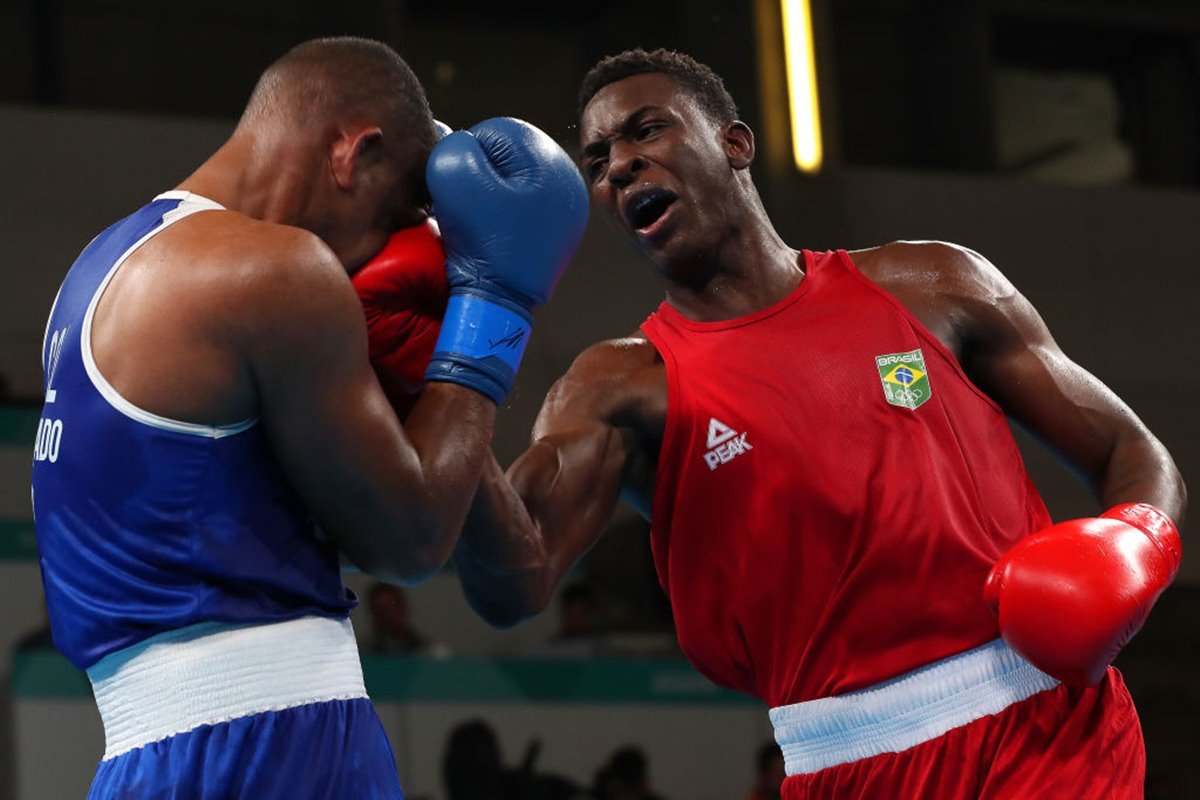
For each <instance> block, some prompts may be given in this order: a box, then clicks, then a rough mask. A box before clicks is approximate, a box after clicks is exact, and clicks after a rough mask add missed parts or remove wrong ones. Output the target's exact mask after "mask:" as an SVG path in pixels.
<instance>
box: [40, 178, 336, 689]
mask: <svg viewBox="0 0 1200 800" xmlns="http://www.w3.org/2000/svg"><path fill="white" fill-rule="evenodd" d="M214 207H217V206H215V204H213V203H211V202H209V201H203V200H202V199H197V200H193V196H191V195H188V194H187V193H185V192H169V193H167V194H165V195H161V196H160V197H158V198H156V199H155V200H154V201H153V202H151V203H150V204H149V205H147V206H145V207H143V208H142V209H140V210H139V211H137V212H136V213H134V214H132V215H131V216H129V217H127V218H125V219H123V220H121V221H120V222H118V223H116V224H115V225H113V226H111V227H109V228H108V229H107V230H105V231H104V232H103V233H101V234H100V235H99V236H97V237H96V238H95V239H94V240H93V241H92V242H91V244H89V245H88V246H87V248H85V249H84V251H83V253H81V254H80V256H79V258H78V259H77V260H76V261H75V264H74V265H73V266H72V267H71V270H70V272H69V273H68V274H67V277H66V279H65V280H64V281H63V285H62V287H61V288H60V290H59V295H58V298H57V299H56V300H55V304H54V308H53V310H52V311H51V316H50V321H49V324H48V326H47V329H46V330H47V336H46V341H45V344H44V351H43V359H42V364H43V369H44V373H45V375H44V383H45V405H44V407H43V411H42V419H41V421H40V422H39V424H38V430H37V438H36V441H35V442H34V464H33V503H34V520H35V526H36V530H37V539H38V550H39V554H40V558H41V566H42V577H43V582H44V585H45V590H46V602H47V607H48V610H49V614H50V624H51V629H52V632H53V635H54V642H55V644H56V645H57V647H58V648H59V650H61V651H62V652H63V654H64V655H66V656H67V657H68V658H70V659H71V661H73V662H74V663H75V664H76V665H77V666H79V667H80V668H87V667H89V666H91V665H92V664H94V663H95V662H96V661H98V660H99V659H100V658H103V657H104V656H105V655H108V654H109V653H112V652H115V651H117V650H120V649H123V648H125V647H128V646H130V645H132V644H135V643H137V642H139V641H141V640H142V639H145V638H147V637H149V636H152V635H154V634H157V633H161V632H163V631H166V630H172V629H175V628H179V627H183V626H185V625H190V624H194V623H197V622H202V621H222V622H274V621H279V620H284V619H291V618H295V617H299V616H303V615H306V614H321V615H325V616H345V615H346V614H348V613H349V611H350V609H351V608H352V607H353V606H354V604H355V599H354V596H353V594H352V593H351V592H349V591H347V590H346V589H345V587H344V586H343V585H342V581H341V575H340V572H339V567H338V556H337V552H336V550H335V549H334V547H333V545H332V544H330V543H328V542H323V541H320V540H319V539H318V537H317V536H316V535H315V532H314V526H313V524H312V521H311V518H310V515H309V514H308V512H307V509H305V508H304V506H303V505H302V504H301V503H300V502H299V499H298V498H297V497H296V496H295V495H294V494H293V492H292V491H291V489H290V487H289V486H288V484H287V482H286V480H285V479H284V476H283V474H282V472H281V470H280V469H279V466H278V464H277V463H276V461H275V458H274V455H273V454H272V450H271V447H270V443H269V442H268V441H267V439H266V435H265V433H264V431H263V429H262V427H261V426H258V425H255V424H254V423H253V421H252V420H250V421H247V422H246V423H244V424H241V425H235V426H228V427H213V426H206V425H198V424H192V423H185V422H179V421H176V420H170V419H166V418H163V417H161V416H158V415H155V414H153V413H151V412H150V411H147V410H143V409H140V408H138V407H136V406H135V405H133V404H132V403H130V402H128V401H127V400H125V399H124V398H123V397H121V396H120V394H119V393H118V392H117V391H116V390H115V389H113V387H112V386H110V385H108V383H107V382H106V381H105V380H104V377H103V375H101V374H100V372H99V370H98V369H97V368H96V365H95V363H94V361H93V360H92V357H91V352H90V330H89V328H88V326H90V324H91V318H92V313H93V310H94V307H95V304H96V302H97V301H98V299H99V297H100V295H101V294H102V293H103V291H104V288H105V286H106V285H107V282H108V280H109V279H110V277H111V275H112V274H114V273H115V271H116V269H117V268H119V267H120V265H121V263H122V261H123V260H124V259H125V258H126V257H127V256H128V255H129V254H130V253H131V252H133V251H134V250H136V248H137V247H138V246H139V245H140V244H141V243H142V242H144V241H145V240H146V239H148V238H150V237H151V236H155V235H157V234H158V233H160V232H161V231H162V230H163V229H165V228H167V227H169V226H170V225H172V224H175V223H177V222H178V221H180V220H182V219H185V218H186V217H188V216H190V214H191V213H195V212H197V211H202V210H207V209H211V208H214ZM164 217H165V219H164Z"/></svg>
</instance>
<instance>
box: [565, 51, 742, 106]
mask: <svg viewBox="0 0 1200 800" xmlns="http://www.w3.org/2000/svg"><path fill="white" fill-rule="evenodd" d="M653 72H661V73H662V74H664V75H667V76H669V77H670V78H672V79H673V80H674V81H675V82H676V83H678V84H680V85H681V86H683V87H685V88H686V89H687V90H688V91H690V92H691V93H692V94H694V95H695V97H696V99H697V100H699V101H700V106H701V108H703V109H704V111H705V113H707V114H708V115H709V116H710V117H712V118H713V120H714V121H716V122H718V123H720V124H725V123H726V122H733V121H734V120H735V119H737V118H738V108H737V103H735V102H733V97H732V96H731V95H730V94H729V90H728V89H726V88H725V82H724V81H722V80H721V76H719V75H717V73H715V72H713V71H712V68H710V67H709V66H707V65H705V64H701V63H700V62H699V61H697V60H696V59H694V58H692V57H691V56H689V55H687V54H686V53H680V52H677V51H675V50H667V49H665V48H661V47H660V48H658V49H657V50H649V51H647V50H643V49H642V48H640V47H639V48H635V49H633V50H626V51H625V52H623V53H618V54H617V55H615V56H607V57H605V58H602V59H600V61H598V62H597V63H596V65H595V66H594V67H592V68H591V69H590V70H588V72H587V74H586V75H584V76H583V83H582V84H581V85H580V87H579V107H578V109H577V110H576V111H577V115H578V116H579V117H582V116H583V109H584V108H586V107H587V104H588V103H590V102H591V101H592V98H593V97H595V96H596V92H598V91H600V90H601V89H603V88H604V87H605V86H608V85H609V84H610V83H615V82H616V81H619V80H624V79H625V78H631V77H633V76H634V75H645V74H647V73H653Z"/></svg>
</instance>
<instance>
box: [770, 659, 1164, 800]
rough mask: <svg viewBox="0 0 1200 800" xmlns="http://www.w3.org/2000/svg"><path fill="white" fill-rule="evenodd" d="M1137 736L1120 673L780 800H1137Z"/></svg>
mask: <svg viewBox="0 0 1200 800" xmlns="http://www.w3.org/2000/svg"><path fill="white" fill-rule="evenodd" d="M1145 772H1146V753H1145V748H1144V746H1143V743H1142V730H1141V726H1140V725H1139V723H1138V718H1137V712H1136V711H1135V710H1134V708H1133V700H1132V698H1130V696H1129V691H1128V690H1127V689H1126V688H1125V682H1124V681H1123V680H1122V679H1121V674H1120V673H1119V672H1117V671H1116V670H1115V669H1112V668H1110V669H1109V670H1108V674H1107V675H1106V676H1105V678H1104V679H1103V680H1102V681H1101V682H1100V683H1099V684H1097V685H1096V686H1092V687H1089V688H1087V689H1070V688H1067V687H1065V686H1061V685H1060V686H1058V687H1056V688H1053V689H1049V690H1046V691H1043V692H1039V693H1038V694H1035V695H1033V696H1032V697H1028V698H1027V699H1025V700H1022V701H1020V702H1018V703H1014V704H1013V705H1011V706H1009V707H1008V708H1005V709H1004V710H1003V711H1001V712H1000V713H998V714H994V715H992V716H987V717H983V718H981V719H977V720H975V721H974V722H970V723H968V724H966V725H963V726H961V727H958V728H954V729H953V730H950V731H948V732H947V733H944V734H942V735H941V736H939V737H937V738H935V739H930V740H929V741H926V742H922V743H921V744H918V745H915V746H913V747H910V748H908V749H907V750H904V751H903V752H900V753H884V754H882V755H876V756H871V757H870V758H864V759H861V760H859V761H852V762H850V763H847V764H839V765H837V766H833V767H828V768H826V769H822V770H820V771H818V772H812V773H809V774H804V775H793V776H791V777H789V778H787V779H786V780H785V781H784V783H783V798H784V800H801V798H838V800H842V799H843V798H864V800H865V799H866V798H870V799H871V800H879V799H880V798H906V799H907V798H936V800H957V799H959V798H980V800H984V799H985V798H986V799H987V800H1001V799H1002V798H1003V799H1004V800H1009V799H1011V800H1017V799H1018V798H1019V799H1020V800H1027V798H1069V800H1091V799H1092V798H1096V800H1101V799H1103V800H1124V799H1125V798H1141V797H1142V796H1143V784H1144V781H1145Z"/></svg>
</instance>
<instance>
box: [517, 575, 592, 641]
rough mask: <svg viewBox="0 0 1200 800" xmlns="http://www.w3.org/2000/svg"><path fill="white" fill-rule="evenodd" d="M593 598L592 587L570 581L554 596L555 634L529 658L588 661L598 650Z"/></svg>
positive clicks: (580, 582)
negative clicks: (556, 606) (556, 609)
mask: <svg viewBox="0 0 1200 800" xmlns="http://www.w3.org/2000/svg"><path fill="white" fill-rule="evenodd" d="M599 645H600V641H599V637H598V636H597V634H596V597H595V595H594V594H593V593H592V587H590V586H589V585H588V584H586V583H584V582H583V581H574V582H572V583H569V584H567V585H566V586H564V587H563V589H562V591H561V592H559V595H558V630H557V631H556V632H555V634H554V635H553V636H551V637H550V640H549V641H548V642H546V643H545V644H542V645H540V646H538V647H537V648H535V649H534V650H533V651H532V652H531V653H530V654H531V655H534V656H541V657H545V658H589V657H591V656H594V655H596V654H597V652H598V650H599Z"/></svg>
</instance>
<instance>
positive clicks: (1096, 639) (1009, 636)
mask: <svg viewBox="0 0 1200 800" xmlns="http://www.w3.org/2000/svg"><path fill="white" fill-rule="evenodd" d="M1181 549H1182V548H1181V543H1180V540H1179V529H1178V528H1176V527H1175V523H1173V522H1172V521H1171V519H1170V518H1169V517H1167V515H1166V514H1164V513H1163V512H1162V511H1159V510H1158V509H1157V508H1155V507H1154V506H1152V505H1148V504H1145V503H1136V504H1135V503H1126V504H1123V505H1119V506H1116V507H1114V508H1112V509H1110V510H1108V511H1106V512H1105V513H1103V514H1101V515H1100V517H1098V518H1095V519H1074V520H1070V521H1068V522H1061V523H1059V524H1057V525H1053V526H1051V527H1049V528H1046V529H1045V530H1043V531H1038V532H1037V533H1035V534H1033V535H1032V536H1030V537H1028V538H1026V539H1023V540H1022V541H1020V542H1018V543H1017V544H1016V545H1015V546H1014V547H1013V548H1012V549H1011V550H1009V551H1008V553H1006V554H1005V555H1004V556H1002V557H1001V558H1000V560H999V561H997V562H996V565H995V566H994V567H992V571H991V572H990V573H989V574H988V577H987V581H986V582H985V583H984V587H983V597H984V601H985V602H986V603H987V604H988V606H989V607H990V608H991V609H992V611H993V612H995V613H996V614H998V615H999V623H1000V634H1001V636H1003V637H1004V640H1005V641H1006V642H1008V644H1009V646H1010V647H1012V648H1013V649H1014V650H1016V651H1017V652H1018V653H1020V654H1021V655H1022V656H1024V657H1025V658H1026V659H1028V660H1029V661H1030V662H1031V663H1032V664H1033V665H1034V666H1036V667H1038V668H1039V669H1041V670H1042V671H1043V672H1046V673H1048V674H1050V675H1053V676H1054V677H1055V678H1058V679H1059V680H1061V681H1062V682H1063V683H1066V684H1068V685H1071V686H1089V685H1091V684H1094V683H1096V682H1097V681H1099V680H1100V679H1101V678H1102V677H1104V673H1105V670H1107V669H1108V665H1109V664H1111V663H1112V661H1113V659H1114V658H1116V657H1117V653H1119V652H1120V651H1121V648H1122V647H1124V646H1125V643H1126V642H1128V641H1129V640H1130V639H1131V638H1132V637H1133V635H1134V634H1135V633H1137V632H1138V630H1139V629H1141V627H1142V623H1143V622H1145V621H1146V615H1147V614H1149V613H1150V608H1151V607H1152V606H1153V605H1154V601H1155V600H1156V599H1158V595H1159V594H1160V593H1161V592H1162V590H1163V589H1165V588H1166V587H1167V584H1169V583H1170V582H1171V580H1172V579H1173V578H1174V577H1175V573H1176V571H1178V569H1179V559H1180V555H1181Z"/></svg>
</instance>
